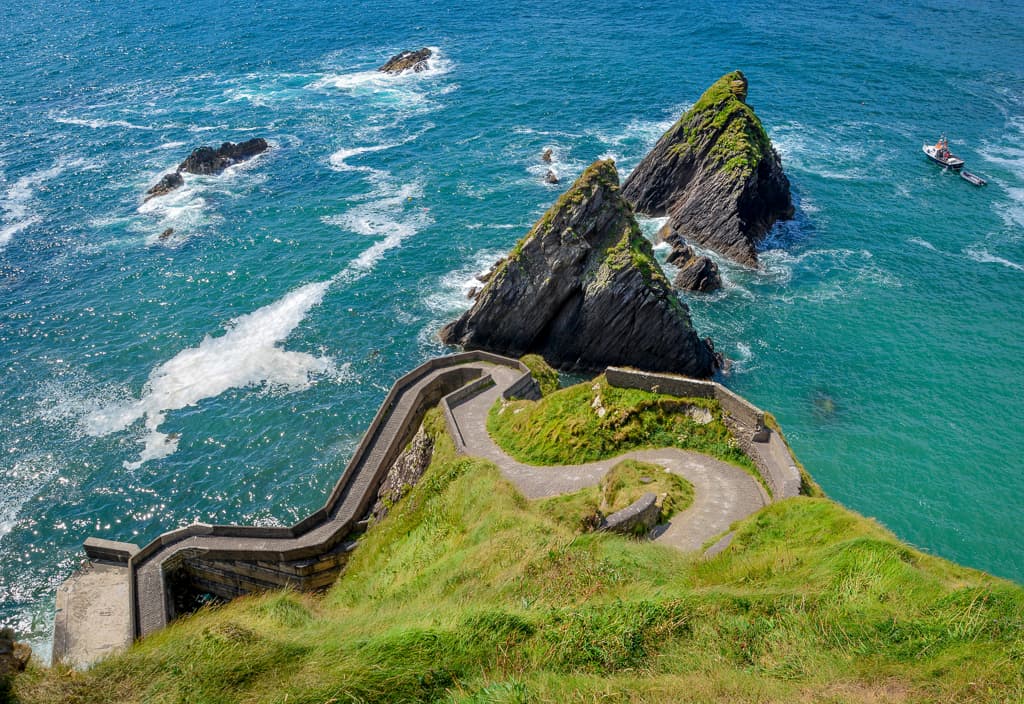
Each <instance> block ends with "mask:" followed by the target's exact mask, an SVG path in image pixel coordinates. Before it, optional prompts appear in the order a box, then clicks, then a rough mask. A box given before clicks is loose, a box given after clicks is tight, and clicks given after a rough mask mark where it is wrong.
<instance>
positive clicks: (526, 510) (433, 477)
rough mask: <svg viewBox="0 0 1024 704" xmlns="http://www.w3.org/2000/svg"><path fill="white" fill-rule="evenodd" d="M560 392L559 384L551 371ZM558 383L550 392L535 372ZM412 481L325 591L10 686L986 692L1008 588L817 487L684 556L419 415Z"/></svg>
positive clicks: (1022, 644) (1012, 602)
mask: <svg viewBox="0 0 1024 704" xmlns="http://www.w3.org/2000/svg"><path fill="white" fill-rule="evenodd" d="M559 393H561V392H559ZM555 395H557V394H555ZM427 422H428V427H429V428H430V430H431V432H432V433H433V434H434V435H435V436H436V437H437V447H436V451H435V455H434V460H433V462H432V464H431V466H430V468H429V470H428V471H427V473H426V474H425V476H424V478H423V480H422V481H421V483H420V484H419V485H418V486H416V487H415V488H414V489H413V490H412V491H411V492H410V494H409V495H408V496H406V498H404V499H403V500H402V501H401V502H399V503H398V504H397V505H396V507H395V508H394V509H393V511H392V512H391V513H390V514H389V516H388V517H387V518H386V519H385V520H384V521H382V522H381V523H380V524H378V525H376V526H374V527H373V528H372V529H371V530H370V531H369V532H368V533H367V535H366V536H365V537H364V538H363V540H362V543H361V546H360V547H359V548H358V549H357V550H356V552H355V553H354V554H353V557H352V561H351V563H350V565H349V567H348V569H347V571H346V573H345V574H344V576H343V577H342V578H341V579H340V580H339V581H338V582H337V584H336V585H335V586H334V587H333V588H332V589H331V590H330V591H329V592H327V593H326V594H325V595H322V596H311V595H306V594H293V593H276V594H268V595H263V596H257V597H250V598H244V599H239V600H237V601H235V602H233V603H231V604H230V605H228V606H224V607H220V608H212V609H207V610H203V611H201V612H199V613H198V614H196V615H195V616H193V617H191V618H188V619H184V620H182V621H180V622H177V623H175V624H174V625H172V626H171V627H170V628H168V629H166V630H165V631H164V632H162V633H159V634H156V635H155V636H153V637H150V638H147V639H146V640H145V641H143V642H141V643H139V644H137V645H136V646H135V647H133V648H132V649H131V650H130V651H129V652H127V653H125V654H123V655H120V656H118V657H115V658H112V659H110V660H108V661H106V662H102V663H100V664H98V665H97V666H96V667H94V668H93V669H91V670H89V671H88V672H84V673H73V672H67V671H64V670H52V671H48V670H42V669H33V670H31V671H30V672H29V673H27V674H26V675H24V676H22V677H20V678H19V679H18V680H17V681H16V685H15V694H16V696H17V697H18V699H19V700H20V701H24V702H279V703H282V704H283V703H284V702H287V703H288V704H296V703H300V702H302V703H309V704H312V703H314V702H316V703H318V704H322V703H324V702H426V701H441V702H595V701H602V702H619V701H622V702H640V701H643V702H662V701H663V702H679V701H697V702H840V701H843V702H845V701H851V702H884V701H894V702H903V701H906V702H921V701H933V702H944V703H945V702H1003V701H1020V700H1021V699H1022V698H1024V675H1022V668H1021V666H1022V663H1024V638H1022V635H1024V628H1022V627H1024V591H1022V590H1021V589H1020V588H1018V587H1016V586H1014V585H1012V584H1009V583H1007V582H1004V581H1001V580H998V579H995V578H992V577H989V576H986V575H984V574H981V573H978V572H975V571H972V570H968V569H965V568H962V567H959V566H956V565H954V564H952V563H949V562H946V561H944V560H940V559H937V558H934V557H929V556H927V555H924V554H922V553H920V552H917V551H915V550H913V549H911V548H909V547H907V546H905V545H902V544H900V543H899V542H898V541H896V540H895V539H894V538H893V536H891V535H890V534H889V533H888V532H886V531H885V530H883V529H882V528H880V527H879V526H878V525H876V524H875V523H873V522H871V521H869V520H866V519H864V518H862V517H860V516H857V515H856V514H854V513H852V512H850V511H847V510H845V509H844V508H842V507H841V506H839V505H837V504H835V503H833V502H830V501H828V500H826V499H817V498H804V497H801V498H797V499H790V500H788V501H784V502H781V503H778V504H775V505H772V506H770V507H768V508H766V509H764V510H762V511H760V512H759V513H757V514H755V515H753V516H752V517H750V518H749V519H747V520H746V521H744V522H742V523H741V524H739V526H738V532H737V535H736V538H735V540H734V542H733V544H732V546H731V547H730V548H729V549H727V550H726V551H725V552H724V553H722V554H721V555H720V556H718V557H716V558H714V559H712V560H709V561H701V560H697V559H695V558H689V557H687V556H684V555H682V554H680V553H678V552H675V551H673V550H672V549H670V548H664V547H660V546H658V545H654V544H650V543H644V542H637V541H633V540H630V539H627V538H623V537H617V536H613V535H608V534H595V533H584V532H582V529H581V528H580V527H579V526H576V525H573V524H572V523H571V522H566V521H559V520H556V519H555V517H554V516H553V515H552V513H551V507H550V505H545V504H544V503H540V502H529V501H527V500H526V499H524V498H523V497H522V496H521V495H520V494H518V493H517V492H516V491H515V489H514V488H513V487H512V486H511V485H510V484H508V483H507V482H505V481H504V480H502V479H501V478H500V476H499V474H498V472H497V471H496V469H495V468H494V467H493V466H491V465H489V464H488V463H486V462H484V461H480V460H477V459H472V458H466V457H458V456H456V455H455V454H454V450H453V445H452V442H451V440H450V439H449V438H448V436H447V434H446V432H445V430H444V426H443V422H442V421H441V420H440V418H439V415H438V414H436V413H433V414H432V415H431V416H429V417H428V421H427Z"/></svg>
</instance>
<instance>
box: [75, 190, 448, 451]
mask: <svg viewBox="0 0 1024 704" xmlns="http://www.w3.org/2000/svg"><path fill="white" fill-rule="evenodd" d="M382 180H385V181H386V179H382ZM187 187H188V183H187V182H186V185H185V186H184V187H182V189H186V188H187ZM384 187H385V188H387V186H386V184H385V186H384ZM182 189H178V190H179V191H180V190H182ZM174 193H175V192H172V193H171V194H169V195H168V196H163V197H162V198H158V199H153V200H152V201H150V203H152V202H154V201H159V200H162V199H163V198H167V197H169V196H173V195H174ZM422 193H423V189H422V186H420V185H419V184H415V183H414V184H409V185H406V186H402V187H400V188H398V189H397V190H393V191H391V192H389V193H387V195H386V196H385V197H379V198H376V199H373V200H367V202H364V203H360V204H359V205H357V206H356V207H354V208H352V209H350V210H349V211H348V212H346V213H344V214H342V215H338V216H334V217H333V218H327V219H325V220H326V221H327V222H330V223H331V224H336V225H339V226H341V227H344V228H346V229H348V230H350V231H353V232H356V233H358V234H361V235H366V236H383V239H381V240H379V241H377V242H375V243H374V244H372V245H371V246H370V247H368V248H367V249H365V250H364V251H363V252H362V253H360V254H359V255H358V256H357V257H356V258H355V259H353V260H352V261H351V262H350V263H349V264H348V266H347V267H345V269H343V270H342V271H340V272H338V273H337V274H335V275H334V276H333V277H331V278H330V279H328V280H327V281H320V282H315V283H310V284H306V285H305V286H301V287H299V288H297V289H295V290H294V291H292V292H291V293H289V294H287V295H286V296H285V297H284V298H282V299H280V300H279V301H276V302H275V303H271V304H270V305H267V306H264V307H263V308H260V309H258V310H256V311H254V312H252V313H249V314H247V315H243V316H240V317H238V318H235V319H234V320H232V321H231V322H229V323H228V324H227V325H226V326H225V330H226V331H225V333H224V334H223V335H221V336H219V337H210V336H207V337H205V338H204V339H203V341H202V342H201V343H200V344H199V345H198V346H197V347H191V348H189V349H186V350H183V351H181V352H179V353H178V354H177V355H175V356H174V357H173V358H172V359H170V360H168V361H167V362H164V363H163V364H161V365H160V366H158V367H156V368H155V369H153V370H152V371H151V372H150V374H149V379H148V380H147V382H146V384H145V386H144V387H143V391H142V394H141V397H140V398H139V399H130V400H128V401H125V402H117V403H112V404H107V405H104V406H103V407H102V408H99V409H98V410H94V411H92V412H90V413H88V414H87V415H86V416H85V418H84V420H83V425H84V427H85V429H86V432H87V433H88V434H90V435H93V436H104V435H109V434H111V433H114V432H118V431H121V430H125V429H127V428H129V427H130V426H131V425H133V424H134V423H136V422H137V421H139V420H143V421H144V425H145V429H146V431H147V432H146V434H145V435H144V437H143V438H142V442H143V444H144V447H143V449H142V451H141V453H140V454H139V458H138V459H137V460H136V461H133V462H125V463H124V466H125V467H126V468H127V469H131V470H134V469H137V468H138V467H141V466H142V464H143V463H145V462H147V461H149V460H154V459H160V458H162V457H167V456H168V455H171V454H173V453H174V452H175V451H176V450H177V448H178V437H176V436H173V435H170V434H166V433H162V432H160V426H161V425H162V424H163V422H164V421H165V420H166V417H167V412H168V411H173V410H178V409H181V408H185V407H188V406H194V405H195V404H197V403H199V402H200V401H202V400H203V399H207V398H213V397H215V396H219V395H220V394H222V393H224V392H225V391H227V390H229V389H234V388H246V387H258V386H260V387H265V388H280V389H284V390H285V391H287V392H293V391H300V390H303V389H305V388H308V387H309V386H310V385H311V384H313V383H314V382H315V380H316V379H317V378H318V377H322V376H332V375H333V376H337V375H339V374H344V373H346V372H347V370H348V365H347V364H346V365H343V366H342V367H341V369H339V368H338V367H337V366H336V364H335V362H334V360H333V359H332V358H330V357H327V356H321V357H316V356H313V355H310V354H307V353H304V352H292V351H289V350H285V349H283V348H282V347H281V343H283V342H284V341H285V340H286V339H287V338H288V336H289V335H291V333H292V331H293V330H294V329H295V328H296V327H297V326H298V325H299V324H300V323H301V322H302V321H303V320H304V319H305V318H306V316H307V315H308V314H309V311H310V310H311V309H312V308H313V307H315V306H317V305H319V304H320V302H321V301H322V300H323V297H324V295H325V294H326V292H327V290H328V289H329V288H330V287H331V286H332V285H334V284H336V283H341V282H344V283H348V282H351V281H355V280H357V279H359V278H362V277H363V276H365V275H367V274H368V273H369V272H370V271H372V270H373V268H374V267H375V266H376V264H377V262H379V261H380V260H381V259H382V258H383V256H384V254H385V253H386V252H387V251H389V250H391V249H394V248H395V247H398V246H399V245H401V243H402V242H403V241H404V240H405V239H407V238H408V237H411V236H412V235H414V234H416V233H417V232H418V231H419V229H420V228H421V227H423V226H425V225H427V224H429V223H430V222H432V220H431V218H430V217H429V215H428V214H427V213H426V211H425V210H423V209H416V210H412V211H411V212H408V213H407V214H406V215H405V217H403V218H400V219H396V218H395V213H396V212H397V213H402V212H404V211H406V210H407V209H408V200H409V199H410V198H416V197H419V196H421V195H422ZM378 194H379V190H378V191H375V192H374V193H371V194H370V195H369V196H367V198H368V199H369V198H372V197H373V196H374V195H378ZM183 197H184V198H185V200H186V202H187V201H188V199H189V198H192V197H193V196H190V195H189V194H187V193H186V194H184V196H183ZM171 203H172V206H171V207H173V200H172V201H171ZM140 210H141V208H140Z"/></svg>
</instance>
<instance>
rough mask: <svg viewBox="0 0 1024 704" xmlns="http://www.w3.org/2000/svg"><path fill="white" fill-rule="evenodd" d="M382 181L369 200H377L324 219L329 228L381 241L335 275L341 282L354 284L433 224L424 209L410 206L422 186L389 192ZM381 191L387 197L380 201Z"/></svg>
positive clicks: (400, 188)
mask: <svg viewBox="0 0 1024 704" xmlns="http://www.w3.org/2000/svg"><path fill="white" fill-rule="evenodd" d="M382 180H384V183H383V184H382V186H381V187H379V188H378V190H377V191H374V192H373V193H372V194H370V196H369V197H373V196H378V197H376V198H374V199H373V200H368V201H367V202H364V203H360V204H359V205H356V206H355V207H353V208H350V209H349V210H348V211H346V212H345V213H342V214H340V215H332V216H330V217H326V218H324V219H323V222H325V223H327V224H329V225H336V226H338V227H341V228H344V229H345V230H348V231H349V232H354V233H356V234H358V235H364V236H367V237H383V239H381V240H379V241H378V242H375V243H374V244H373V245H371V246H370V247H368V248H367V249H366V250H364V251H363V252H362V253H361V254H360V255H359V256H358V257H356V258H355V259H354V260H352V262H350V263H349V265H348V267H346V269H345V270H344V271H342V272H341V273H340V274H338V277H339V278H340V279H342V280H344V281H354V280H355V279H358V278H361V277H362V276H364V275H366V274H367V273H369V272H370V271H371V270H372V269H373V267H374V266H375V265H376V264H377V262H378V261H380V260H381V259H382V258H383V256H384V254H385V253H387V252H388V251H389V250H392V249H394V248H395V247H398V246H400V245H401V244H402V242H404V241H405V240H406V239H408V238H410V237H412V236H413V235H415V234H416V233H418V232H419V231H420V230H421V229H423V228H424V227H427V226H428V225H430V224H431V223H432V222H433V218H432V217H431V216H430V214H429V211H428V210H427V209H425V208H423V207H422V206H415V205H411V204H410V201H412V200H415V199H417V198H420V197H421V196H422V195H423V187H422V185H420V184H418V183H411V184H406V185H404V186H401V187H399V188H398V189H392V188H391V187H390V186H389V185H388V184H387V182H386V179H382ZM381 191H385V192H386V195H383V197H379V196H380V195H381Z"/></svg>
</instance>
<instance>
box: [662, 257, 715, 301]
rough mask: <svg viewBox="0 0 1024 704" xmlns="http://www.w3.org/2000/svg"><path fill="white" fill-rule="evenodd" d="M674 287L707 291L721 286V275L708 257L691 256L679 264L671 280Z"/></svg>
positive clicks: (701, 291)
mask: <svg viewBox="0 0 1024 704" xmlns="http://www.w3.org/2000/svg"><path fill="white" fill-rule="evenodd" d="M672 283H673V284H674V285H675V287H676V288H681V289H685V290H687V291H698V292H700V293H709V292H711V291H717V290H718V289H720V288H722V275H721V274H720V273H719V272H718V265H717V264H715V263H714V262H713V261H711V258H710V257H704V256H700V257H693V258H691V259H690V260H689V261H687V262H686V263H685V264H683V265H682V266H680V268H679V273H678V274H676V278H675V280H674V281H673V282H672Z"/></svg>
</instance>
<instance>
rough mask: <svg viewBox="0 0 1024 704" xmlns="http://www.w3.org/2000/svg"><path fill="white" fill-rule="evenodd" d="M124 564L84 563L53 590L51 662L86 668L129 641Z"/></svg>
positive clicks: (127, 598)
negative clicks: (55, 605)
mask: <svg viewBox="0 0 1024 704" xmlns="http://www.w3.org/2000/svg"><path fill="white" fill-rule="evenodd" d="M128 579H129V572H128V566H127V565H113V564H107V563H102V562H87V563H85V565H84V566H83V567H82V569H81V570H79V571H78V572H76V573H75V574H73V575H72V576H71V577H69V578H68V579H67V580H66V581H65V582H64V583H63V584H62V585H60V587H59V588H58V589H57V613H56V616H55V618H54V624H53V662H54V664H56V663H63V664H65V665H70V666H72V667H79V668H83V667H88V666H89V665H92V664H93V663H94V662H96V661H97V660H100V659H102V658H104V657H106V656H108V655H111V654H112V653H116V652H118V651H120V650H124V649H125V648H127V647H128V646H129V645H130V644H131V642H132V632H131V616H130V608H131V599H130V598H129V592H128Z"/></svg>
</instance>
